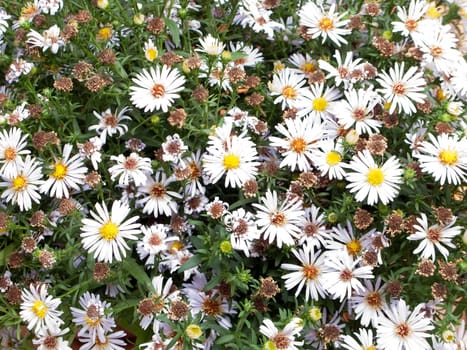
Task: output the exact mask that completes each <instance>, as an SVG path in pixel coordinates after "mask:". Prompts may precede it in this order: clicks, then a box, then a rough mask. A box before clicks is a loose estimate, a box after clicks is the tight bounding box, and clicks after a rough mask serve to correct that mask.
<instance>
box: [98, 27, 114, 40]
mask: <svg viewBox="0 0 467 350" xmlns="http://www.w3.org/2000/svg"><path fill="white" fill-rule="evenodd" d="M112 34H113V31H112V28H110V27H104V28H101V29H99V31H98V32H97V39H98V40H104V41H107V40H109V39H110V38H111V37H112Z"/></svg>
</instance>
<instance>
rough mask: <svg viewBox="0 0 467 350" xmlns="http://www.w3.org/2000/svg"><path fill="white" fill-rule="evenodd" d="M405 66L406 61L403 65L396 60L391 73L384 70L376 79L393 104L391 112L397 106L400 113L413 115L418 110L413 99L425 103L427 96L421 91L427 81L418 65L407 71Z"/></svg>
mask: <svg viewBox="0 0 467 350" xmlns="http://www.w3.org/2000/svg"><path fill="white" fill-rule="evenodd" d="M404 68H405V62H402V64H401V65H399V63H397V62H396V63H395V65H394V68H392V67H391V68H390V69H389V74H388V73H386V72H384V71H383V72H381V73H380V75H379V76H380V78H378V79H376V80H377V81H378V83H379V84H380V85H381V89H379V90H378V92H380V93H381V94H382V95H383V97H384V99H385V100H386V102H388V103H390V104H391V107H390V108H389V113H393V112H394V111H395V110H396V108H397V109H398V112H399V113H401V112H404V113H405V114H408V115H411V114H412V113H415V112H416V111H417V109H416V108H415V105H414V103H413V101H415V102H420V103H423V101H424V98H425V97H426V96H425V94H423V93H422V92H421V91H423V89H424V87H425V85H426V82H425V80H424V79H423V72H421V71H418V72H417V67H416V66H412V67H410V68H409V69H408V70H407V72H404Z"/></svg>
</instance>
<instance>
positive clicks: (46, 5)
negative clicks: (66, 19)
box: [38, 0, 63, 16]
mask: <svg viewBox="0 0 467 350" xmlns="http://www.w3.org/2000/svg"><path fill="white" fill-rule="evenodd" d="M38 4H39V8H40V10H41V12H42V13H45V14H50V15H51V16H54V15H55V14H56V13H57V12H58V11H59V10H60V9H61V8H62V7H63V0H39V3H38Z"/></svg>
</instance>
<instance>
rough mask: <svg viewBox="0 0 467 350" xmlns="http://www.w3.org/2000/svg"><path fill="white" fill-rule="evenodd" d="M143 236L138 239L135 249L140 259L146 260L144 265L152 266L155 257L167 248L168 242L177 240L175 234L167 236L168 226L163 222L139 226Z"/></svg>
mask: <svg viewBox="0 0 467 350" xmlns="http://www.w3.org/2000/svg"><path fill="white" fill-rule="evenodd" d="M141 231H142V232H143V235H144V236H143V238H142V239H141V240H140V241H138V245H137V246H136V251H137V252H138V255H139V258H140V259H141V260H146V261H145V262H144V265H146V266H147V267H149V268H153V267H154V262H155V258H156V256H157V255H160V254H161V253H162V252H165V251H167V250H168V249H169V243H170V242H174V241H177V240H178V238H177V237H176V236H167V233H168V231H169V228H168V227H167V226H166V225H163V224H155V225H152V226H150V227H147V226H141Z"/></svg>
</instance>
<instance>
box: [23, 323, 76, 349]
mask: <svg viewBox="0 0 467 350" xmlns="http://www.w3.org/2000/svg"><path fill="white" fill-rule="evenodd" d="M69 331H70V329H69V328H65V329H63V330H61V329H59V328H57V329H54V330H48V329H43V330H40V331H39V332H38V334H36V337H37V338H36V339H33V340H32V343H33V344H34V345H37V350H72V349H71V347H70V345H69V344H68V340H63V337H62V336H63V335H65V334H67V333H68V332H69Z"/></svg>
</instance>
